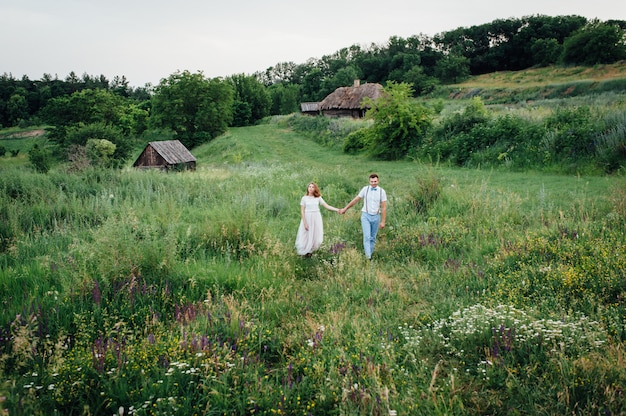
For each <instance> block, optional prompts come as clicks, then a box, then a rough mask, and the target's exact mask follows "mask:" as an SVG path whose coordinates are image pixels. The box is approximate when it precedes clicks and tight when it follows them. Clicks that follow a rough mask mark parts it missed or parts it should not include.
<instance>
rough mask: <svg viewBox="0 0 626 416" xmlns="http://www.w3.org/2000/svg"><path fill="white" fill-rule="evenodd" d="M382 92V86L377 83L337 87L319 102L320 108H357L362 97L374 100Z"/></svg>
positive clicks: (359, 106)
mask: <svg viewBox="0 0 626 416" xmlns="http://www.w3.org/2000/svg"><path fill="white" fill-rule="evenodd" d="M382 93H383V86H382V85H380V84H377V83H368V84H361V85H357V86H352V87H339V88H337V89H336V90H335V91H334V92H332V93H330V94H329V95H328V96H326V98H324V99H323V100H322V101H320V103H319V109H320V110H334V109H346V110H352V109H359V108H361V102H362V101H363V98H365V97H369V98H371V99H373V100H376V99H377V98H378V97H380V96H381V95H382Z"/></svg>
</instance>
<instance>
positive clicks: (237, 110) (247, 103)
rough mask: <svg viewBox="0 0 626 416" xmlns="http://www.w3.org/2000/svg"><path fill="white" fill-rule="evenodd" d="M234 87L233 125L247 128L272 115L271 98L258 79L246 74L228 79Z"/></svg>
mask: <svg viewBox="0 0 626 416" xmlns="http://www.w3.org/2000/svg"><path fill="white" fill-rule="evenodd" d="M226 80H227V81H228V82H229V83H230V85H231V86H232V87H233V92H234V102H233V125H234V126H247V125H250V124H254V123H255V122H257V121H259V120H261V119H263V118H264V117H267V116H269V115H270V106H271V98H270V94H269V92H268V91H267V89H266V87H265V86H264V85H263V84H261V83H260V82H259V81H258V80H257V78H256V77H254V76H247V75H244V74H239V75H232V76H230V77H228V78H227V79H226Z"/></svg>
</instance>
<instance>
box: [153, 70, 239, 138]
mask: <svg viewBox="0 0 626 416" xmlns="http://www.w3.org/2000/svg"><path fill="white" fill-rule="evenodd" d="M232 111H233V88H232V86H231V85H230V84H228V82H226V81H223V80H220V79H218V78H214V79H207V78H205V77H204V75H203V74H202V73H201V72H198V73H195V74H192V73H190V72H189V71H183V72H176V73H174V74H172V75H170V76H169V77H168V78H164V79H162V80H161V83H160V84H159V85H158V86H157V87H156V88H155V93H154V96H153V97H152V112H151V116H150V125H151V127H152V128H162V129H169V130H171V131H173V132H174V133H175V137H176V139H178V140H180V141H181V142H182V143H183V144H184V145H185V146H186V147H188V148H190V149H191V148H193V147H196V146H199V145H201V144H202V143H206V142H208V141H210V140H212V139H214V138H215V137H217V136H219V135H220V134H222V133H224V132H225V131H226V129H227V128H228V126H229V125H230V124H231V122H232V117H233V114H232Z"/></svg>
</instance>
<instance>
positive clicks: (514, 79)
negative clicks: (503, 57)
mask: <svg viewBox="0 0 626 416" xmlns="http://www.w3.org/2000/svg"><path fill="white" fill-rule="evenodd" d="M605 92H614V93H620V94H621V93H625V92H626V62H623V61H622V62H618V63H615V64H609V65H596V66H593V67H583V66H576V67H559V66H551V67H545V68H532V69H526V70H523V71H507V72H494V73H489V74H483V75H478V76H472V77H470V78H468V79H467V80H465V81H463V82H460V83H458V84H451V85H446V86H443V87H441V88H439V89H438V90H437V91H436V92H435V93H434V94H433V95H434V96H436V97H438V98H444V97H445V98H455V99H459V98H469V97H473V96H480V97H481V98H483V99H485V100H486V101H488V102H509V103H510V102H517V101H520V100H531V99H532V100H535V99H546V98H568V97H573V96H579V95H587V94H597V93H605Z"/></svg>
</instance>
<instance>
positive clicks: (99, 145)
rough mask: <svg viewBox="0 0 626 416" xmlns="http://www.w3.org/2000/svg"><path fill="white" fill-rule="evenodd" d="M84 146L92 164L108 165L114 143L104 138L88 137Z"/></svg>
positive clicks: (113, 151)
mask: <svg viewBox="0 0 626 416" xmlns="http://www.w3.org/2000/svg"><path fill="white" fill-rule="evenodd" d="M85 147H86V149H87V154H89V156H90V158H91V160H92V161H93V162H94V165H96V166H104V167H107V166H109V164H110V162H111V157H112V156H113V153H115V144H113V143H111V142H110V141H108V140H106V139H89V140H87V145H86V146H85Z"/></svg>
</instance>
